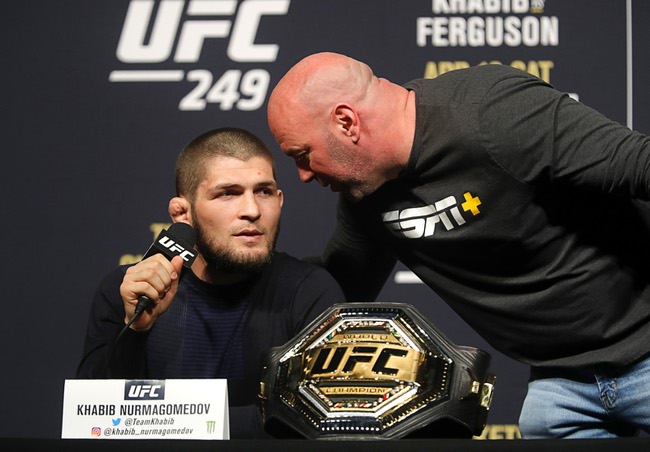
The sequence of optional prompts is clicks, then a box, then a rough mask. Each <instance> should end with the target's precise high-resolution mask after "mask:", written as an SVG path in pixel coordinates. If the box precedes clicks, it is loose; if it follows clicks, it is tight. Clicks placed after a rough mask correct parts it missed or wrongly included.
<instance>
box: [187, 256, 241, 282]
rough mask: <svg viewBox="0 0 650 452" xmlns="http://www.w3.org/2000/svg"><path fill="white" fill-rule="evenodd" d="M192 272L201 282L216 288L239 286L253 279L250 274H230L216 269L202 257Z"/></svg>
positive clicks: (195, 263) (193, 266)
mask: <svg viewBox="0 0 650 452" xmlns="http://www.w3.org/2000/svg"><path fill="white" fill-rule="evenodd" d="M192 272H194V274H195V275H196V277H197V278H199V279H200V280H201V281H203V282H206V283H208V284H211V285H215V286H227V285H230V284H237V283H240V282H242V281H245V280H246V279H248V278H250V277H251V275H250V274H249V273H229V272H222V271H219V270H217V269H214V268H212V267H210V266H209V265H208V264H207V263H206V262H205V261H204V260H203V258H202V257H201V256H200V255H199V257H198V258H197V259H196V260H195V261H194V264H193V265H192Z"/></svg>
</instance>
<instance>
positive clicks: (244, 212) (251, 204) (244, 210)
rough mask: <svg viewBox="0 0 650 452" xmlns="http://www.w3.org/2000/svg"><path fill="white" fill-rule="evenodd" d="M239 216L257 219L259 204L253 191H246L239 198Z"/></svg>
mask: <svg viewBox="0 0 650 452" xmlns="http://www.w3.org/2000/svg"><path fill="white" fill-rule="evenodd" d="M241 200H242V202H241V206H240V209H239V216H240V217H241V218H248V219H253V220H255V219H257V218H259V217H260V215H261V214H260V206H259V205H258V204H257V199H256V198H255V193H247V194H245V195H244V196H242V198H241Z"/></svg>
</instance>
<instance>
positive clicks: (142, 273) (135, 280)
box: [120, 254, 183, 331]
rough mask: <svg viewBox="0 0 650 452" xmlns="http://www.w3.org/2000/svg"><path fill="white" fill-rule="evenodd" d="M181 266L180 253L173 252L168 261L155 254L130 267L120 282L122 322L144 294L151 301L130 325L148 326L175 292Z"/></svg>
mask: <svg viewBox="0 0 650 452" xmlns="http://www.w3.org/2000/svg"><path fill="white" fill-rule="evenodd" d="M182 268H183V258H182V257H180V256H176V257H174V258H173V259H172V260H171V262H170V261H168V260H167V258H166V257H165V256H163V255H162V254H155V255H153V256H151V257H149V258H147V259H145V260H143V261H141V262H139V263H138V264H136V265H134V266H133V267H129V268H128V269H127V271H126V274H125V275H124V280H122V285H120V295H122V301H123V303H124V310H125V311H126V317H125V319H124V323H128V322H129V321H130V320H131V318H132V317H133V313H134V311H135V306H136V305H137V304H138V298H139V297H140V296H142V295H146V296H147V297H149V299H150V300H151V304H150V305H149V307H148V308H147V309H146V310H145V311H144V312H143V313H142V314H141V315H140V317H138V318H137V319H136V320H135V321H134V322H133V324H132V325H131V328H132V329H134V330H136V331H146V330H148V329H150V328H151V327H152V326H153V324H154V322H155V321H156V319H157V318H158V317H159V316H160V315H161V314H162V313H163V312H165V311H166V310H167V308H168V307H169V303H171V301H172V299H173V298H174V296H175V295H176V291H177V290H178V281H179V278H180V274H181V270H182Z"/></svg>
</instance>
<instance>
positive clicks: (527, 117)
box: [324, 66, 650, 367]
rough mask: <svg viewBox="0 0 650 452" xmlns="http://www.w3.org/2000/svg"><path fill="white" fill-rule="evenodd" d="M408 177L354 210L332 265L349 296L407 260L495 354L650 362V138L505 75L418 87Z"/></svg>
mask: <svg viewBox="0 0 650 452" xmlns="http://www.w3.org/2000/svg"><path fill="white" fill-rule="evenodd" d="M405 87H406V88H407V89H409V90H412V91H413V92H414V94H415V100H416V130H415V137H414V143H413V148H412V151H411V156H410V160H409V163H408V166H407V168H406V169H405V170H404V171H403V172H402V174H400V176H399V178H397V179H396V180H393V181H390V182H388V183H386V184H384V185H383V186H382V187H381V188H380V189H379V190H378V191H376V192H375V193H373V194H371V195H370V196H368V197H366V198H364V199H363V200H361V201H360V202H357V203H352V202H350V201H348V200H346V199H344V198H341V200H340V202H339V218H338V225H337V229H336V231H335V233H334V235H333V237H332V239H331V241H330V243H329V244H328V247H327V249H326V252H325V254H324V260H325V262H326V264H327V266H328V269H329V270H330V271H331V273H332V274H333V275H334V276H335V277H336V278H337V280H338V281H339V283H340V284H341V286H342V287H343V289H344V292H345V293H346V296H347V297H348V299H349V300H355V299H358V300H368V299H373V298H374V297H376V295H377V294H378V292H379V290H380V289H381V286H382V285H383V283H384V281H385V279H386V277H387V275H388V274H389V273H390V270H391V269H392V267H393V266H394V264H395V261H396V259H399V260H400V261H401V262H403V263H404V264H405V265H406V266H407V267H409V268H410V269H411V270H412V271H413V272H414V273H415V274H417V275H418V276H419V277H420V278H421V279H422V280H423V281H424V282H425V283H426V284H427V285H429V286H430V287H431V288H432V289H433V290H435V291H436V293H437V294H438V295H440V296H441V297H442V298H443V299H444V300H445V301H446V302H447V303H448V304H449V305H450V306H451V307H452V308H453V309H454V310H455V311H456V312H458V313H459V314H460V316H461V317H462V318H463V319H464V320H465V321H466V322H467V323H468V324H469V325H471V326H472V327H473V328H474V329H475V330H476V331H477V332H478V333H479V334H481V335H482V336H483V337H484V338H485V339H486V340H487V341H488V342H490V343H491V344H492V345H493V346H494V347H495V348H496V349H498V350H500V351H502V352H504V353H505V354H507V355H510V356H511V357H513V358H515V359H518V360H521V361H523V362H526V363H529V364H532V365H535V366H560V367H576V366H583V365H589V364H594V363H602V362H607V363H613V364H621V365H624V364H628V363H630V362H633V361H635V360H637V359H638V358H640V357H641V356H643V355H646V354H648V353H649V352H650V342H649V341H648V339H649V338H650V227H649V224H650V221H649V219H650V209H649V208H648V203H647V201H648V199H649V198H650V194H649V192H650V171H649V169H650V140H649V139H648V137H646V136H644V135H642V134H639V133H636V132H632V131H630V130H629V129H628V128H626V127H623V126H621V125H620V124H617V123H615V122H613V121H610V120H608V119H607V118H605V117H603V116H602V115H600V114H599V113H597V112H596V111H594V110H592V109H590V108H588V107H587V106H585V105H583V104H581V103H579V102H576V101H574V100H573V99H571V98H570V97H568V96H567V95H565V94H562V93H560V92H558V91H556V90H555V89H553V88H552V87H551V86H549V85H547V84H546V83H544V82H543V81H541V80H540V79H538V78H536V77H533V76H531V75H529V74H526V73H524V72H521V71H518V70H515V69H513V68H510V67H506V66H484V67H476V68H470V69H466V70H459V71H453V72H450V73H447V74H444V75H442V76H440V77H438V78H436V79H433V80H416V81H413V82H410V83H408V84H406V85H405Z"/></svg>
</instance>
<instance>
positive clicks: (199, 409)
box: [61, 379, 230, 439]
mask: <svg viewBox="0 0 650 452" xmlns="http://www.w3.org/2000/svg"><path fill="white" fill-rule="evenodd" d="M229 437H230V427H229V424H228V387H227V381H226V380H223V379H196V380H66V381H65V389H64V393H63V423H62V427H61V438H95V439H101V438H107V439H154V438H155V439H165V438H169V439H229Z"/></svg>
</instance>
